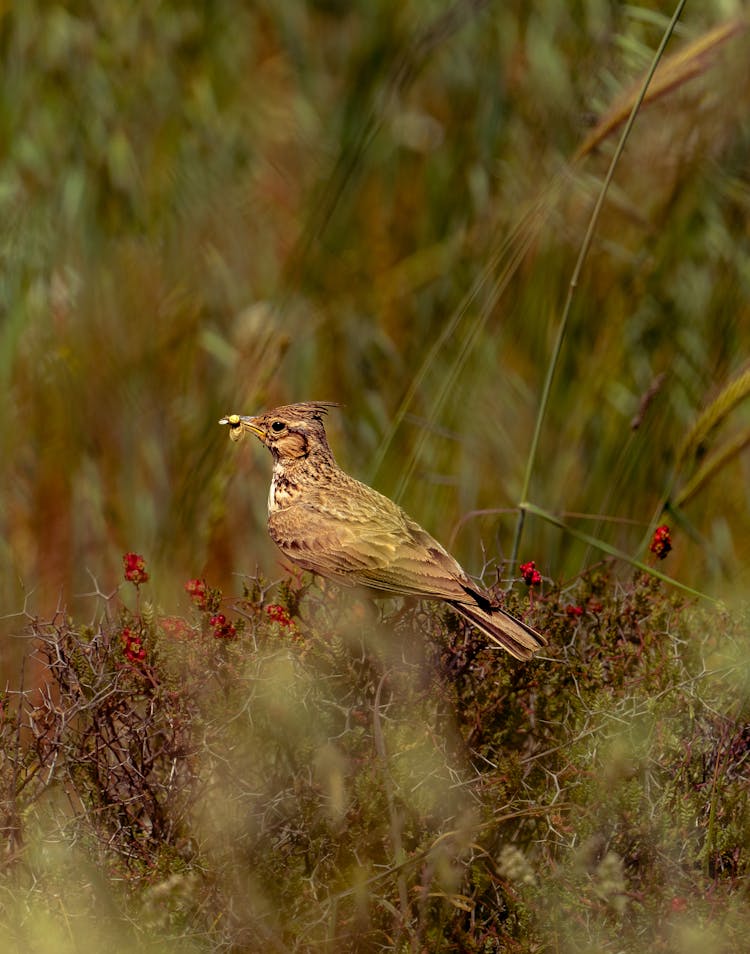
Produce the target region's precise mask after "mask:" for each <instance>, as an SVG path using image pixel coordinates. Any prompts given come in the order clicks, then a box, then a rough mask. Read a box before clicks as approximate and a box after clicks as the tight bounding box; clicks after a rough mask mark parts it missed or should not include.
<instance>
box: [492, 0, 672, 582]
mask: <svg viewBox="0 0 750 954" xmlns="http://www.w3.org/2000/svg"><path fill="white" fill-rule="evenodd" d="M686 3H687V0H679V2H678V4H677V7H676V8H675V11H674V13H673V14H672V19H671V20H670V21H669V25H668V26H667V29H666V30H665V31H664V35H663V36H662V38H661V43H660V44H659V48H658V49H657V51H656V53H655V54H654V59H653V61H652V63H651V67H650V68H649V71H648V73H647V74H646V78H645V80H644V81H643V85H642V86H641V89H640V91H639V93H638V96H637V98H636V101H635V102H634V103H633V108H632V109H631V110H630V115H629V116H628V121H627V122H626V123H625V127H624V129H623V131H622V135H621V136H620V141H619V142H618V144H617V148H616V149H615V153H614V155H613V156H612V161H611V162H610V164H609V169H608V170H607V175H606V176H605V178H604V182H603V184H602V187H601V190H600V191H599V196H598V198H597V200H596V205H595V206H594V211H593V212H592V213H591V219H590V221H589V224H588V228H587V229H586V234H585V235H584V237H583V243H582V245H581V250H580V252H579V253H578V260H577V261H576V264H575V268H574V269H573V275H572V277H571V279H570V285H569V286H568V294H567V297H566V299H565V306H564V307H563V312H562V316H561V318H560V324H559V326H558V329H557V336H556V338H555V347H554V349H553V351H552V358H551V360H550V363H549V365H548V366H547V374H546V376H545V380H544V387H543V389H542V400H541V403H540V405H539V411H538V413H537V417H536V423H535V425H534V436H533V437H532V439H531V447H530V449H529V456H528V458H527V461H526V472H525V474H524V478H523V486H522V488H521V499H522V500H526V498H527V497H528V495H529V487H530V485H531V475H532V473H533V471H534V464H535V462H536V455H537V450H538V448H539V438H540V435H541V432H542V424H543V423H544V418H545V416H546V414H547V406H548V404H549V395H550V391H551V388H552V379H553V378H554V375H555V371H556V370H557V362H558V359H559V357H560V351H561V350H562V344H563V340H564V339H565V334H566V332H567V330H568V321H569V319H570V310H571V306H572V303H573V296H574V295H575V291H576V288H577V287H578V282H579V279H580V277H581V272H582V271H583V264H584V262H585V261H586V257H587V255H588V252H589V248H590V247H591V242H592V240H593V238H594V232H595V230H596V226H597V224H598V222H599V216H600V214H601V211H602V207H603V206H604V200H605V198H606V196H607V192H608V190H609V186H610V183H611V182H612V178H613V176H614V174H615V169H616V168H617V164H618V163H619V161H620V157H621V156H622V153H623V150H624V149H625V143H626V142H627V139H628V136H629V135H630V131H631V129H632V128H633V124H634V122H635V117H636V115H637V114H638V111H639V110H640V108H641V104H642V102H643V100H644V97H645V96H646V91H647V90H648V87H649V85H650V84H651V80H652V79H653V77H654V73H655V72H656V67H657V66H658V65H659V61H660V60H661V58H662V56H663V55H664V50H665V49H666V46H667V43H668V42H669V40H670V38H671V36H672V33H673V32H674V29H675V27H676V26H677V22H678V20H679V19H680V16H681V15H682V11H683V9H684V7H685V4H686ZM525 519H526V518H525V510H524V509H523V507H520V508H519V512H518V520H517V522H516V533H515V537H514V540H513V550H512V551H511V566H515V565H516V562H517V560H518V551H519V549H520V547H521V536H522V534H523V527H524V522H525Z"/></svg>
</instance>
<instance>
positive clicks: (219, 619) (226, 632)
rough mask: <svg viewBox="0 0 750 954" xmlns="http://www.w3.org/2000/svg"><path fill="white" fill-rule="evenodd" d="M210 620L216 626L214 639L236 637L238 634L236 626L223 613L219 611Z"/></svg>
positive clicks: (210, 623)
mask: <svg viewBox="0 0 750 954" xmlns="http://www.w3.org/2000/svg"><path fill="white" fill-rule="evenodd" d="M208 622H209V625H210V626H213V628H214V639H234V637H235V636H236V635H237V629H236V627H235V626H234V624H233V623H230V622H228V621H227V618H226V616H225V615H224V614H223V613H217V614H216V616H212V617H211V619H210V620H209V621H208Z"/></svg>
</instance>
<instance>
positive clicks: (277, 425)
mask: <svg viewBox="0 0 750 954" xmlns="http://www.w3.org/2000/svg"><path fill="white" fill-rule="evenodd" d="M285 427H286V424H285V423H284V422H283V421H274V422H273V424H272V425H271V430H272V431H276V433H277V434H278V433H279V431H283V430H284V428H285Z"/></svg>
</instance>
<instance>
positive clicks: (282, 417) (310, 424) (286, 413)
mask: <svg viewBox="0 0 750 954" xmlns="http://www.w3.org/2000/svg"><path fill="white" fill-rule="evenodd" d="M329 407H338V405H337V404H334V403H332V402H329V401H305V402H303V403H300V404H288V405H285V406H284V407H277V408H274V409H273V410H272V411H266V412H265V413H264V414H258V415H257V416H255V417H244V416H242V415H240V414H227V415H226V417H223V418H222V419H221V420H220V421H219V424H228V425H229V436H230V437H231V438H232V440H233V441H238V440H241V439H242V437H244V435H245V432H246V431H249V432H250V433H251V434H255V436H256V437H257V438H259V439H260V440H261V441H262V442H263V443H264V444H265V445H266V447H267V448H268V449H269V450H270V451H271V453H272V454H273V457H274V460H279V461H281V462H282V463H284V462H291V461H297V460H300V459H302V458H307V457H310V456H311V455H315V454H317V453H321V452H322V453H324V454H327V455H330V453H331V449H330V447H329V446H328V439H327V438H326V431H325V425H324V424H323V417H324V415H325V414H327V412H328V408H329Z"/></svg>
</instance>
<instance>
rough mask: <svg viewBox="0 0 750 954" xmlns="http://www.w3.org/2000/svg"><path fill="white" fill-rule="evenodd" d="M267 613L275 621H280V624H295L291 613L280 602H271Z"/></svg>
mask: <svg viewBox="0 0 750 954" xmlns="http://www.w3.org/2000/svg"><path fill="white" fill-rule="evenodd" d="M266 613H268V615H269V617H270V618H271V619H272V620H273V622H274V623H278V624H279V626H293V625H294V623H293V622H292V619H291V617H290V616H289V613H288V612H287V611H286V610H285V609H284V607H283V606H281V605H280V604H279V603H270V604H269V605H268V606H267V607H266Z"/></svg>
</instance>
